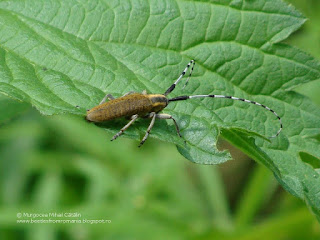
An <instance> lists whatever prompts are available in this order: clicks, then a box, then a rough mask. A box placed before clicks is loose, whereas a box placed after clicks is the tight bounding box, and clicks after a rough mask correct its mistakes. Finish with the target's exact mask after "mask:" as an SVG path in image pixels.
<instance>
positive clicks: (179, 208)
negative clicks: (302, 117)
mask: <svg viewBox="0 0 320 240" xmlns="http://www.w3.org/2000/svg"><path fill="white" fill-rule="evenodd" d="M288 2H291V3H292V4H294V5H295V6H296V7H297V8H298V9H300V11H302V12H303V13H304V14H305V15H306V16H307V17H308V18H309V21H308V22H307V23H306V24H305V25H304V27H303V28H302V29H301V30H299V31H298V32H297V33H295V34H294V35H293V36H291V37H290V39H289V40H288V41H287V42H288V43H290V44H292V45H295V46H297V47H299V48H301V49H304V50H305V51H307V52H309V53H312V54H313V55H314V56H316V57H317V58H319V59H320V14H319V12H320V1H318V0H308V1H306V0H305V1H302V0H291V1H288ZM297 91H299V92H300V93H302V94H305V95H307V96H309V97H310V98H311V99H313V101H314V102H315V103H317V104H319V105H320V95H319V94H318V93H319V92H320V80H318V81H315V82H312V83H310V84H307V85H304V86H301V87H299V88H298V89H297ZM14 109H15V110H14ZM11 110H12V111H11ZM17 111H18V112H20V113H19V114H18V115H16V112H17ZM0 112H1V114H0V126H1V127H0V239H32V240H34V239H46V240H49V239H271V238H273V239H320V227H319V224H318V222H317V221H316V218H315V217H314V216H313V215H312V214H311V213H310V212H309V210H308V209H307V207H306V206H305V204H304V203H303V201H301V200H299V199H297V198H295V197H293V196H291V195H290V194H288V193H287V192H285V191H284V190H283V189H282V188H281V187H280V186H279V184H278V183H277V182H276V180H275V179H274V177H273V175H272V174H271V173H270V172H269V171H268V170H267V169H266V168H265V167H264V166H261V165H258V164H256V163H255V162H254V161H252V160H250V159H249V158H248V157H247V156H246V155H244V154H242V153H241V152H239V151H238V150H237V149H234V148H233V147H232V146H230V145H228V143H226V142H225V141H223V139H221V140H220V142H219V145H220V148H221V149H225V148H227V149H229V150H230V151H231V153H232V155H233V158H234V159H235V160H234V161H229V162H227V163H225V164H221V165H219V166H200V165H196V164H193V163H191V162H189V161H188V160H186V159H184V158H183V157H182V156H181V155H180V154H179V153H178V152H177V150H176V148H175V146H173V145H171V144H166V143H163V142H159V141H156V140H152V139H149V140H148V141H147V142H146V143H145V145H144V146H143V148H142V149H138V148H137V145H138V143H137V142H136V141H132V140H129V139H126V138H123V137H122V138H119V139H118V140H117V141H114V142H112V143H110V141H109V139H110V138H111V137H112V136H111V135H110V134H109V133H107V132H106V131H105V130H103V129H99V128H97V127H95V126H94V125H93V124H88V123H87V122H85V121H83V119H81V118H79V117H75V116H52V117H43V116H41V115H40V114H39V113H38V112H37V111H36V110H34V109H32V108H31V107H30V106H28V105H27V104H23V103H17V102H14V101H12V100H10V99H8V98H6V97H4V96H0ZM67 212H76V213H79V214H81V216H80V217H75V218H67V217H62V218H52V219H64V220H65V219H77V220H81V219H90V220H100V219H106V220H110V221H111V223H98V224H89V223H81V224H80V223H60V224H45V223H43V224H40V223H38V224H27V223H17V220H23V219H30V218H28V217H24V216H22V217H20V218H19V217H18V216H17V214H19V213H22V214H23V213H67ZM34 219H36V220H39V219H49V218H46V217H43V218H34Z"/></svg>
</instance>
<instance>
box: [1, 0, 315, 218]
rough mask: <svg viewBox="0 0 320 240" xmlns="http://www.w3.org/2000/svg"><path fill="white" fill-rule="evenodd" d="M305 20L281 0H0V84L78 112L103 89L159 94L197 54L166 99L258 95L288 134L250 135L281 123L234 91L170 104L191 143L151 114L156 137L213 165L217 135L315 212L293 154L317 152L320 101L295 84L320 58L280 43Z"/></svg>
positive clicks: (308, 178) (135, 133)
mask: <svg viewBox="0 0 320 240" xmlns="http://www.w3.org/2000/svg"><path fill="white" fill-rule="evenodd" d="M305 20H306V19H305V18H304V17H303V16H302V15H301V14H300V13H299V12H298V11H296V10H295V9H294V8H293V7H292V6H289V5H287V4H286V3H284V2H283V1H281V0H273V1H270V0H256V1H239V0H211V1H182V0H169V1H164V0H161V1H156V0H150V1H139V0H131V1H129V0H127V1H122V2H121V4H119V3H118V1H113V0H110V1H101V0H90V1H89V0H78V1H57V0H52V1H40V2H36V3H35V2H33V1H32V0H26V1H14V0H7V1H1V2H0V91H1V92H4V93H6V94H8V95H10V96H11V97H14V98H16V99H19V100H22V101H25V102H29V103H31V104H32V105H33V106H35V107H36V108H37V109H38V110H39V111H40V112H42V113H43V114H46V115H50V114H62V113H74V114H85V109H89V108H91V107H93V106H95V105H97V104H98V103H99V101H100V100H101V99H102V98H103V97H104V95H105V94H106V93H111V94H113V95H114V96H116V97H119V96H122V95H123V94H124V93H126V92H128V91H137V92H141V91H142V90H144V89H146V90H147V91H148V92H149V93H163V92H164V91H165V90H166V89H167V88H168V87H169V86H170V85H171V84H172V83H173V81H175V80H176V79H177V78H178V76H179V74H180V73H181V71H182V70H183V69H184V68H185V66H186V64H187V63H188V62H189V61H190V60H191V59H195V60H196V61H197V65H196V69H195V70H194V74H193V77H192V79H191V81H190V84H189V85H188V86H187V88H186V89H184V90H182V89H181V88H182V86H183V85H182V84H181V86H178V87H177V88H176V90H175V91H174V92H173V93H172V96H177V95H191V94H223V95H232V96H236V97H240V98H246V99H250V100H253V101H257V102H259V103H262V104H264V105H266V106H268V107H270V108H272V109H274V110H275V111H276V112H277V113H278V114H279V115H280V116H281V118H282V119H283V124H284V130H283V132H282V133H281V134H280V136H279V137H278V138H275V139H273V140H272V141H271V142H269V141H266V140H265V139H263V138H259V137H256V138H255V140H254V139H253V136H254V135H263V136H266V137H268V136H272V135H274V134H275V133H276V131H277V130H278V128H279V124H278V122H277V119H276V118H275V117H274V116H273V115H272V114H271V113H270V112H268V111H266V110H265V109H263V108H260V107H258V106H254V105H252V104H247V103H244V102H235V101H232V100H229V99H201V100H200V99H195V100H188V101H185V102H177V103H171V104H170V105H169V106H168V107H167V108H166V109H165V112H166V113H169V114H171V115H173V116H174V117H175V118H176V119H177V120H178V124H179V125H180V127H181V130H182V135H183V138H184V139H185V140H186V141H187V145H186V146H184V145H183V144H181V140H180V139H179V138H178V137H177V136H176V133H175V129H174V126H173V125H172V123H171V122H169V121H168V123H166V122H165V121H158V122H157V123H156V125H155V127H154V129H153V131H152V137H154V138H158V139H160V140H163V141H168V142H172V143H175V144H177V145H178V146H179V147H178V150H179V151H180V152H181V153H182V154H183V155H184V156H185V157H186V158H188V159H189V160H191V161H193V162H197V163H204V164H215V163H221V162H224V161H227V160H228V159H230V155H229V153H227V152H221V151H219V150H218V149H217V147H216V142H217V138H218V136H219V134H220V132H221V135H222V137H224V138H226V139H227V140H228V141H230V142H231V143H233V144H234V145H235V146H237V147H239V148H240V149H242V151H244V152H245V153H247V154H248V155H249V156H251V157H252V158H254V159H255V160H256V161H258V162H261V163H263V164H264V165H266V166H267V167H268V168H269V169H271V170H272V171H273V173H274V174H275V176H276V178H277V179H278V181H279V182H280V183H281V184H282V186H283V187H284V188H285V189H286V190H288V191H289V192H291V193H292V194H294V195H296V196H298V197H300V198H302V199H305V200H306V202H307V204H308V205H310V207H311V209H312V210H313V212H314V213H315V214H316V215H317V217H318V218H320V214H319V212H320V195H319V193H320V178H319V173H318V172H316V171H315V170H314V169H313V168H312V166H311V165H308V164H307V163H304V162H303V161H301V159H300V158H299V153H300V152H304V153H307V154H309V155H310V156H314V157H317V158H319V157H320V148H319V141H318V140H316V139H315V138H314V137H315V136H316V135H319V133H320V109H319V107H317V106H316V105H314V104H313V103H312V102H311V101H309V100H308V99H307V98H306V97H304V96H302V95H300V94H298V93H296V92H294V91H293V89H294V88H296V87H297V86H299V85H301V84H303V83H307V82H311V81H314V80H316V79H319V77H320V64H319V62H318V61H316V60H315V59H314V58H312V57H311V56H309V55H307V54H305V53H304V52H302V51H300V50H298V49H295V48H293V47H290V46H288V45H284V44H281V43H279V42H281V41H282V40H284V39H286V38H287V37H288V36H289V35H290V34H291V33H292V32H294V31H295V30H297V29H298V28H299V27H300V26H301V25H302V24H303V23H304V22H305ZM180 87H181V88H180ZM170 96H171V95H170ZM75 106H80V107H81V108H80V109H78V108H76V107H75ZM147 124H148V123H147V122H146V121H145V120H141V121H140V123H139V122H138V123H137V124H135V126H134V127H131V128H130V129H128V131H127V132H126V134H125V135H127V136H129V137H132V138H135V139H140V135H142V134H143V133H144V131H145V129H146V125H147ZM106 129H107V130H109V131H111V132H113V133H116V132H117V131H118V129H119V128H118V125H117V124H113V123H111V124H110V125H109V124H108V125H107V126H106Z"/></svg>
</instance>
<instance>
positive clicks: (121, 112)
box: [86, 60, 283, 147]
mask: <svg viewBox="0 0 320 240" xmlns="http://www.w3.org/2000/svg"><path fill="white" fill-rule="evenodd" d="M191 65H192V67H191V71H190V74H189V76H188V78H187V80H186V83H185V85H184V87H185V86H186V85H187V84H188V81H189V79H190V77H191V75H192V71H193V69H194V66H195V60H191V61H190V62H189V63H188V65H187V66H186V68H185V69H184V70H183V71H182V73H181V75H180V76H179V78H178V79H177V80H176V81H175V82H174V83H173V84H172V85H171V86H170V87H169V88H168V89H167V90H166V91H165V93H164V94H147V93H146V91H143V92H142V93H135V92H129V93H126V94H125V95H123V96H122V97H119V98H114V97H113V96H112V95H111V94H107V95H106V96H105V97H104V98H103V99H102V101H101V102H100V103H99V105H98V106H96V107H93V108H92V109H90V110H87V115H86V120H87V121H89V122H104V121H109V120H114V119H117V118H121V117H127V118H129V119H130V121H129V122H128V123H127V124H126V125H125V126H124V127H123V128H121V129H120V131H119V132H118V133H117V134H115V135H114V136H113V138H112V139H111V141H113V140H115V139H116V138H118V137H119V136H120V135H121V134H122V133H123V132H124V131H125V130H126V129H128V128H129V127H130V126H131V125H132V123H133V122H134V121H135V120H137V119H138V118H139V117H142V118H151V122H150V124H149V127H148V129H147V131H146V134H145V135H144V137H143V139H142V140H141V142H140V144H139V147H141V146H142V145H143V143H144V142H145V141H146V140H147V138H148V136H149V134H150V131H151V129H152V127H153V125H154V123H155V119H156V118H158V119H171V120H173V123H174V125H175V128H176V131H177V133H178V136H179V137H180V138H182V136H181V133H180V129H179V126H178V124H177V121H176V120H175V119H174V118H173V117H172V116H171V115H169V114H165V113H159V112H161V111H162V110H163V109H164V108H166V107H167V106H168V104H169V103H170V102H174V101H182V100H187V99H192V98H206V97H210V98H227V99H232V100H238V101H243V102H246V103H251V104H255V105H258V106H261V107H263V108H264V109H267V110H268V111H270V112H272V113H273V114H274V115H275V116H276V117H277V119H278V120H279V122H280V128H279V130H278V132H277V133H276V134H275V135H274V136H272V137H270V138H274V137H277V136H278V135H279V134H280V132H281V130H282V128H283V125H282V122H281V118H280V116H279V115H278V114H277V113H276V112H275V111H274V110H272V109H271V108H269V107H267V106H265V105H263V104H260V103H258V102H255V101H251V100H247V99H243V98H237V97H233V96H225V95H213V94H212V95H192V96H178V97H174V98H168V97H167V95H168V94H170V93H171V92H172V91H173V90H174V89H175V87H176V85H177V84H178V83H179V82H180V80H181V79H182V77H183V76H184V75H185V74H186V72H187V71H188V69H189V67H190V66H191ZM184 87H183V88H184ZM107 99H109V101H107V102H106V100H107Z"/></svg>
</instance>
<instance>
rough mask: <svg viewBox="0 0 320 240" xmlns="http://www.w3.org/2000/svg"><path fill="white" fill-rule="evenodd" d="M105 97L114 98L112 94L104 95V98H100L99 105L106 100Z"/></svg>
mask: <svg viewBox="0 0 320 240" xmlns="http://www.w3.org/2000/svg"><path fill="white" fill-rule="evenodd" d="M107 98H108V99H109V100H113V99H114V96H112V95H111V94H107V95H105V96H104V98H103V99H102V100H101V102H100V103H99V105H101V104H102V103H104V102H105V101H106V100H107Z"/></svg>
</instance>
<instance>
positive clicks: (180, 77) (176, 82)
mask: <svg viewBox="0 0 320 240" xmlns="http://www.w3.org/2000/svg"><path fill="white" fill-rule="evenodd" d="M195 64H196V61H195V60H191V61H190V62H189V63H188V65H187V66H186V68H185V69H184V70H183V71H182V73H181V75H180V76H179V77H178V79H177V80H176V81H175V82H174V83H173V84H172V85H171V86H170V87H169V88H168V89H167V91H166V92H165V93H164V95H165V96H167V95H168V94H169V93H171V92H172V91H173V90H174V88H175V87H176V85H177V84H178V82H179V81H180V80H181V79H182V77H183V76H184V75H185V74H186V72H187V71H188V69H189V67H190V66H191V65H192V67H191V71H190V74H189V76H188V78H187V81H186V83H185V84H184V86H183V88H182V89H184V88H185V86H187V84H188V82H189V79H190V77H191V75H192V71H193V69H194V65H195Z"/></svg>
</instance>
